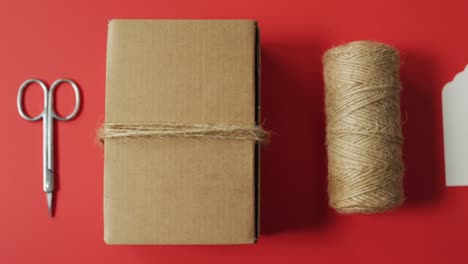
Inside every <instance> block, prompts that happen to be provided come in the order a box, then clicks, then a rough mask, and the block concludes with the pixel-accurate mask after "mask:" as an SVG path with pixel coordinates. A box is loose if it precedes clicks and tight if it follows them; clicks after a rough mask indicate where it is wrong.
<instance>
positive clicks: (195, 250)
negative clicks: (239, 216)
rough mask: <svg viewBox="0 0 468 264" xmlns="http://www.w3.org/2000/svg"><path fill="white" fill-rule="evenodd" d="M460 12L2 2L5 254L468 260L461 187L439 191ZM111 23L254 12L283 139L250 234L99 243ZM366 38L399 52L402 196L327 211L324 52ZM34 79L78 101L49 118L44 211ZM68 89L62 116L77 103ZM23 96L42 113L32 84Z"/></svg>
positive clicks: (270, 108) (0, 167)
mask: <svg viewBox="0 0 468 264" xmlns="http://www.w3.org/2000/svg"><path fill="white" fill-rule="evenodd" d="M436 2H440V3H436ZM467 12H468V2H467V1H433V2H430V1H407V0H397V1H373V0H367V1H364V0H359V1H337V0H326V1H325V0H323V1H296V0H289V1H281V2H280V1H266V0H265V1H248V0H238V1H226V2H222V1H206V0H201V1H136V0H133V1H110V0H109V1H97V0H96V1H64V0H62V1H58V0H57V1H50V0H47V1H33V0H31V1H19V0H16V1H1V3H0V34H1V39H0V89H1V96H0V116H1V122H2V125H1V127H2V129H1V130H0V146H1V151H0V172H1V174H2V176H1V186H2V190H1V191H0V215H1V218H0V263H45V262H46V261H47V263H49V264H53V263H89V264H91V263H186V262H196V263H214V262H216V263H218V262H219V263H236V264H238V263H253V262H255V263H288V262H291V263H468V248H467V245H468V207H467V205H468V188H450V189H447V188H445V187H444V167H443V142H442V119H441V102H440V101H441V99H440V92H441V88H442V86H443V84H444V83H445V82H447V81H449V80H451V79H452V77H453V75H454V74H455V73H456V72H458V71H460V70H461V69H462V68H463V67H464V65H465V64H466V63H468V35H467V34H466V32H467V29H468V19H466V17H467ZM110 18H255V19H258V20H259V23H260V26H261V29H262V50H263V54H262V66H263V72H262V74H263V75H262V83H263V88H262V89H263V91H262V96H263V110H262V112H263V117H264V119H265V124H266V127H267V128H268V129H271V130H274V131H275V132H276V133H277V134H278V135H277V136H275V137H274V138H273V140H272V143H271V145H269V146H266V147H265V148H264V151H263V158H262V162H263V177H262V184H263V186H262V220H261V222H262V237H261V239H260V240H259V242H258V244H256V245H247V246H106V245H105V244H104V241H103V226H102V222H103V219H102V189H103V182H102V172H103V153H102V151H101V149H100V147H99V146H98V145H97V144H96V140H95V130H96V128H97V127H98V126H99V124H100V123H101V122H102V121H103V117H104V87H105V65H106V63H105V58H106V33H107V20H108V19H110ZM360 39H373V40H378V41H383V42H387V43H390V44H392V45H394V46H396V47H397V48H398V49H399V50H400V51H401V55H402V58H403V65H402V70H401V75H402V80H403V83H404V87H405V90H404V92H403V93H402V108H403V112H404V113H405V119H406V121H405V124H404V134H405V149H404V159H405V162H406V166H407V173H406V176H405V177H406V178H405V187H406V193H407V197H408V198H407V202H406V203H405V205H404V206H403V207H402V208H400V209H399V210H397V211H395V212H392V213H387V214H379V215H364V216H363V215H354V216H341V215H337V214H336V213H334V212H333V211H332V210H331V209H328V206H327V195H326V163H325V147H324V111H323V81H322V76H321V55H322V54H323V52H324V51H325V50H326V49H328V48H330V47H332V46H333V45H337V44H340V43H343V42H347V41H351V40H360ZM30 77H39V78H42V79H44V80H46V81H47V82H48V83H49V84H50V83H51V82H52V81H53V80H55V79H56V78H59V77H72V78H74V79H75V80H76V81H77V82H78V83H79V84H80V86H81V91H82V94H83V97H84V100H83V109H82V111H81V114H80V115H79V117H78V118H77V119H76V120H74V121H73V122H68V123H64V122H58V123H56V125H57V132H58V133H57V141H58V144H57V152H56V157H57V170H56V172H57V175H58V178H59V181H60V182H59V192H58V204H57V211H56V217H55V218H54V219H49V218H48V217H47V214H46V211H47V210H46V201H45V197H44V193H43V192H42V190H41V189H42V187H41V186H42V183H41V181H42V153H41V146H42V138H41V134H42V127H41V123H30V122H26V121H24V120H22V119H21V118H20V117H19V115H18V113H17V110H16V105H15V104H16V103H15V101H16V93H17V88H18V86H19V85H20V84H21V82H23V81H24V80H25V79H27V78H30ZM36 88H37V87H36ZM67 88H68V87H62V89H60V92H59V94H58V96H59V97H61V98H59V99H60V100H58V102H59V105H58V108H59V111H60V112H62V113H66V112H67V111H71V108H72V104H73V97H72V93H71V90H68V89H67ZM26 99H27V101H28V103H27V105H28V106H29V107H28V108H29V109H30V110H31V112H35V113H37V112H39V111H40V105H41V103H40V102H39V101H40V100H42V99H41V93H40V90H39V89H36V90H34V91H32V90H31V91H30V92H29V93H28V94H27V98H26ZM34 99H35V100H34ZM62 99H63V100H62Z"/></svg>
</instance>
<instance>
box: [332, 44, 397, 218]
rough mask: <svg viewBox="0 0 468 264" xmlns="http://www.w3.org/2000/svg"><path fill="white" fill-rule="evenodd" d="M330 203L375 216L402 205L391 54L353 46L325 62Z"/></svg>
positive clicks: (346, 210)
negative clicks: (376, 213)
mask: <svg viewBox="0 0 468 264" xmlns="http://www.w3.org/2000/svg"><path fill="white" fill-rule="evenodd" d="M323 65H324V81H325V107H326V109H325V111H326V117H327V135H326V141H327V150H328V180H329V183H328V193H329V203H330V206H331V207H333V208H334V209H335V210H337V211H338V212H340V213H375V212H382V211H387V210H390V209H393V208H395V207H397V206H399V205H400V204H401V203H402V202H403V200H404V192H403V183H402V177H403V172H404V165H403V161H402V133H401V121H400V90H401V85H400V78H399V68H400V59H399V54H398V51H397V50H395V49H394V48H392V47H390V46H388V45H385V44H381V43H376V42H371V41H357V42H351V43H348V44H346V45H343V46H338V47H335V48H332V49H330V50H328V51H327V52H326V53H325V55H324V57H323Z"/></svg>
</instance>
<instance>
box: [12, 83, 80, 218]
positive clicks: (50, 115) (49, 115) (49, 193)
mask: <svg viewBox="0 0 468 264" xmlns="http://www.w3.org/2000/svg"><path fill="white" fill-rule="evenodd" d="M34 83H36V84H38V85H39V86H40V87H41V88H42V90H43V91H44V109H43V110H42V112H41V113H40V114H39V115H37V116H34V117H31V116H28V115H27V114H26V113H25V111H24V108H23V94H24V91H25V90H26V88H27V87H29V86H30V85H31V84H34ZM63 83H67V84H69V85H70V86H71V87H72V88H73V91H74V92H75V108H74V109H73V112H71V114H69V115H68V116H65V117H62V116H59V115H58V114H57V113H56V112H55V111H54V93H55V89H57V87H59V86H60V85H61V84H63ZM80 102H81V98H80V91H79V89H78V85H77V84H76V83H75V82H74V81H72V80H69V79H58V80H56V81H55V82H54V83H53V84H52V86H50V89H48V88H47V85H46V84H45V83H44V82H42V81H41V80H38V79H29V80H26V81H25V82H23V84H21V86H20V87H19V90H18V97H17V100H16V103H17V106H18V112H19V114H20V116H21V117H22V118H24V119H26V120H27V121H38V120H40V119H42V120H43V148H42V151H43V181H42V187H43V190H44V192H45V193H46V199H47V209H48V213H49V216H50V217H53V204H52V200H53V193H54V139H53V136H54V134H53V124H54V119H57V120H60V121H68V120H71V119H73V118H74V117H76V115H77V114H78V111H79V109H80Z"/></svg>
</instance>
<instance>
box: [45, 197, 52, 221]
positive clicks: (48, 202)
mask: <svg viewBox="0 0 468 264" xmlns="http://www.w3.org/2000/svg"><path fill="white" fill-rule="evenodd" d="M46 198H47V209H48V210H49V216H50V217H53V210H52V198H53V192H46Z"/></svg>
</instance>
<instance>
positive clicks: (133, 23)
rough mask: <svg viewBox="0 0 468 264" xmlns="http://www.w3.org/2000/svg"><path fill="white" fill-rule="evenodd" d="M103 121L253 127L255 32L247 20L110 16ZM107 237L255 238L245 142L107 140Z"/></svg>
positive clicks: (255, 167) (141, 240)
mask: <svg viewBox="0 0 468 264" xmlns="http://www.w3.org/2000/svg"><path fill="white" fill-rule="evenodd" d="M106 86H107V88H106V122H107V123H139V122H144V123H158V122H164V123H184V124H186V123H189V124H191V123H193V124H244V125H252V126H253V125H255V124H258V122H259V120H260V116H259V101H260V100H259V38H258V29H257V24H256V22H255V21H251V20H111V21H110V22H109V31H108V47H107V85H106ZM104 152H105V165H104V170H105V172H104V240H105V242H106V243H107V244H243V243H253V242H255V240H256V239H257V237H258V233H259V229H258V216H259V213H258V202H259V201H258V195H259V156H258V155H259V149H258V145H257V144H255V143H253V142H251V141H239V140H195V139H184V138H165V139H161V138H150V139H148V138H143V139H134V140H126V141H123V142H122V141H114V140H106V142H105V147H104Z"/></svg>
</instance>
